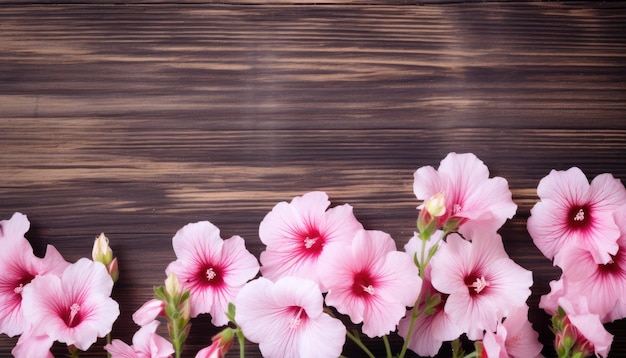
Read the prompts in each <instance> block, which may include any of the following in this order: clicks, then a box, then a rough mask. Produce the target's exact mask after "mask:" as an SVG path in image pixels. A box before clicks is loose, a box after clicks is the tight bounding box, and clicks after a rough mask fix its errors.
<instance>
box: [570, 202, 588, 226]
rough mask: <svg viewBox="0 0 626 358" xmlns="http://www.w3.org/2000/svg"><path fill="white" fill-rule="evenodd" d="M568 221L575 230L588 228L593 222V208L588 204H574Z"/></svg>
mask: <svg viewBox="0 0 626 358" xmlns="http://www.w3.org/2000/svg"><path fill="white" fill-rule="evenodd" d="M567 223H568V225H569V227H570V228H572V229H575V230H582V229H586V228H587V227H588V226H589V224H590V223H591V208H590V207H589V206H588V205H574V206H572V207H571V208H570V209H569V211H568V213H567Z"/></svg>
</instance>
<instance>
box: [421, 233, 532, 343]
mask: <svg viewBox="0 0 626 358" xmlns="http://www.w3.org/2000/svg"><path fill="white" fill-rule="evenodd" d="M473 235H474V236H472V237H470V238H469V239H471V240H472V242H469V241H465V240H464V239H463V238H462V237H460V236H459V235H456V234H451V235H449V236H448V238H447V242H446V243H442V244H441V246H440V248H439V250H438V251H437V254H436V255H435V256H434V257H433V259H432V261H431V266H432V284H433V287H434V288H435V289H436V290H438V291H439V292H442V293H444V294H448V295H449V297H448V299H447V300H446V304H445V307H444V310H445V311H446V313H447V314H448V315H449V316H450V317H452V319H453V320H454V322H455V323H456V324H457V325H458V326H459V327H460V328H462V329H463V331H465V332H466V333H467V336H468V338H469V339H471V340H479V339H481V338H482V335H483V330H487V331H495V330H496V325H497V323H498V322H500V321H501V320H502V318H504V317H506V316H507V315H508V314H509V313H510V312H511V311H512V310H513V309H515V308H516V307H520V306H522V305H524V304H525V302H526V299H527V298H528V296H529V295H530V286H531V285H532V283H533V280H532V272H530V271H528V270H525V269H524V268H522V267H521V266H519V265H517V264H516V263H515V262H513V260H511V259H510V258H509V257H508V255H507V254H506V252H505V251H504V247H503V245H502V240H501V238H500V236H499V235H497V234H495V233H493V232H484V233H478V232H474V233H473Z"/></svg>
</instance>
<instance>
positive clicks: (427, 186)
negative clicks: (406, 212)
mask: <svg viewBox="0 0 626 358" xmlns="http://www.w3.org/2000/svg"><path fill="white" fill-rule="evenodd" d="M414 178H415V181H414V183H413V191H414V192H415V196H416V197H417V199H418V200H423V201H424V202H426V201H428V200H429V199H430V198H432V197H434V196H437V195H443V196H444V198H445V206H446V209H445V214H444V215H443V216H442V217H441V218H439V221H440V222H443V223H445V221H447V220H449V219H456V220H459V221H460V226H459V228H458V230H459V232H460V233H461V234H463V235H464V236H466V235H468V234H469V232H470V231H471V230H474V229H475V228H477V227H480V228H482V229H491V230H493V231H496V230H497V229H499V228H500V227H501V226H502V225H503V224H504V222H505V221H506V219H507V218H508V219H510V218H512V217H513V215H515V212H516V211H517V205H516V204H515V203H514V202H513V200H512V195H511V191H510V190H509V185H508V182H507V181H506V179H504V178H501V177H493V178H489V169H488V168H487V166H486V165H485V164H484V163H483V162H482V161H481V160H480V159H478V158H477V157H476V156H475V155H474V154H472V153H464V154H457V153H450V154H448V155H447V156H446V157H445V158H444V159H443V160H442V161H441V163H440V165H439V168H438V169H437V170H435V169H434V168H433V167H431V166H424V167H421V168H419V169H417V170H416V171H415V173H414ZM441 193H443V194H441Z"/></svg>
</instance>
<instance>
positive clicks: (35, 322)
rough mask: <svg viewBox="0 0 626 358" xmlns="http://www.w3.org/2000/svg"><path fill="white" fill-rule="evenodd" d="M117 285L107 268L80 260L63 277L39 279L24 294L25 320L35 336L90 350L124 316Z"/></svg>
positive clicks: (25, 289) (53, 276) (69, 267)
mask: <svg viewBox="0 0 626 358" xmlns="http://www.w3.org/2000/svg"><path fill="white" fill-rule="evenodd" d="M112 288H113V281H112V280H111V276H109V273H108V272H107V270H106V268H105V267H104V265H102V264H101V263H99V262H93V261H91V260H88V259H85V258H83V259H80V260H78V261H77V262H76V263H74V264H72V265H70V266H68V267H67V268H66V269H65V271H63V274H62V275H61V277H58V276H55V275H43V276H37V277H36V278H35V279H34V280H33V281H31V283H30V284H28V285H26V286H25V287H24V291H23V292H22V297H23V298H22V309H23V311H24V317H26V319H27V321H28V322H29V323H31V324H32V326H33V334H34V335H36V336H37V335H41V334H48V335H49V336H50V338H51V339H52V340H58V341H60V342H63V343H66V344H67V345H75V346H76V347H77V348H78V349H80V350H83V351H84V350H87V349H88V348H89V347H90V346H91V345H92V344H93V343H94V342H95V341H96V340H97V337H104V336H105V335H106V334H107V333H109V332H110V331H111V327H112V326H113V322H115V320H116V319H117V317H118V316H119V314H120V311H119V306H118V304H117V302H115V301H114V300H113V299H111V297H110V295H111V290H112Z"/></svg>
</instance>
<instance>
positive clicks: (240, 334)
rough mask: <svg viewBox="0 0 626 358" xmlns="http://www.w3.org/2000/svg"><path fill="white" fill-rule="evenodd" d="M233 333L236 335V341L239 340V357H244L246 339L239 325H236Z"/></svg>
mask: <svg viewBox="0 0 626 358" xmlns="http://www.w3.org/2000/svg"><path fill="white" fill-rule="evenodd" d="M235 334H236V335H237V341H238V342H239V358H244V356H245V355H246V339H245V337H244V335H243V331H242V330H241V328H239V327H237V331H235Z"/></svg>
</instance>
